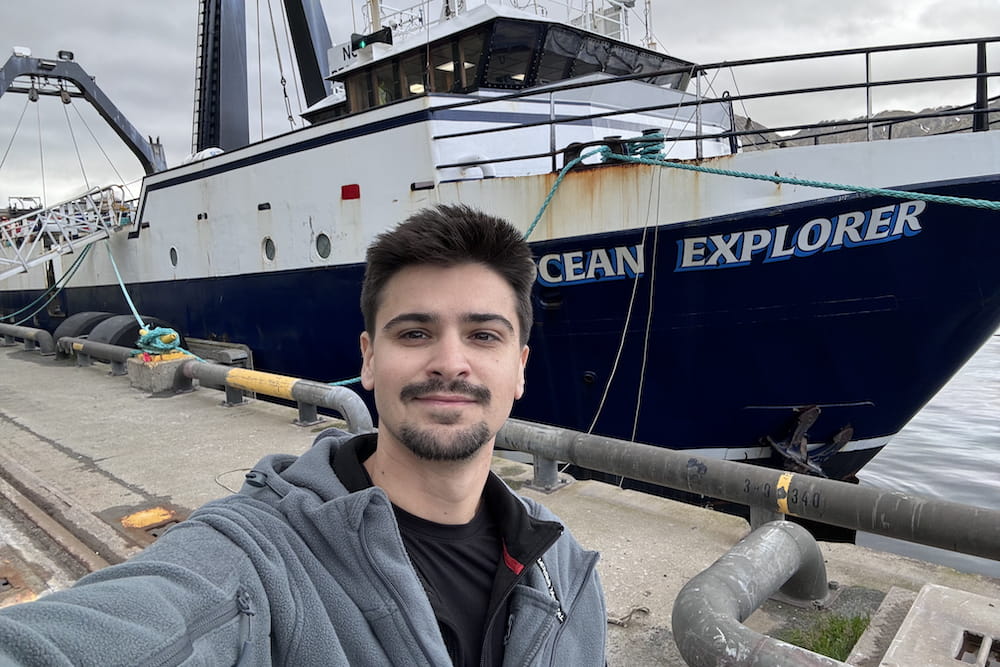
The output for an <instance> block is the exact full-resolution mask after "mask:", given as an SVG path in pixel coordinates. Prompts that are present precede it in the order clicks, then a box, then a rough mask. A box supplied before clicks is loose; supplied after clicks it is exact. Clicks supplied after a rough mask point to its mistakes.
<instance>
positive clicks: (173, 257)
mask: <svg viewBox="0 0 1000 667" xmlns="http://www.w3.org/2000/svg"><path fill="white" fill-rule="evenodd" d="M170 264H171V265H172V266H177V248H171V249H170Z"/></svg>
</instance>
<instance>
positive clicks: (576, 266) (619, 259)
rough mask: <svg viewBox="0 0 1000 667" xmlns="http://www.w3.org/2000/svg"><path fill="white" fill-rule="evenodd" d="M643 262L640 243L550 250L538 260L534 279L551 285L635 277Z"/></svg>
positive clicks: (641, 269)
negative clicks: (587, 248) (611, 246)
mask: <svg viewBox="0 0 1000 667" xmlns="http://www.w3.org/2000/svg"><path fill="white" fill-rule="evenodd" d="M643 265H644V260H643V254H642V245H641V244H640V245H633V246H618V247H615V248H593V249H591V250H574V251H572V252H560V253H551V254H548V255H543V256H542V258H541V259H539V260H538V282H540V283H541V284H543V285H547V286H549V287H552V286H554V285H565V284H573V285H579V284H582V283H592V282H595V281H598V280H602V281H603V280H622V279H624V278H635V277H636V276H641V275H642V274H643V271H644V270H645V269H644V268H643Z"/></svg>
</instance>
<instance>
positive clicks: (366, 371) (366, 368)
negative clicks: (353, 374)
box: [361, 331, 375, 391]
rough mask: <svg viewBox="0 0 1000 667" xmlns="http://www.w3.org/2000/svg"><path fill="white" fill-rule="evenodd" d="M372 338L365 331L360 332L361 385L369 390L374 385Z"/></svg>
mask: <svg viewBox="0 0 1000 667" xmlns="http://www.w3.org/2000/svg"><path fill="white" fill-rule="evenodd" d="M372 348H373V344H372V339H371V338H370V337H369V336H368V332H367V331H362V332H361V386H363V387H364V388H365V389H367V390H368V391H371V390H372V388H373V387H374V386H375V368H374V364H375V362H374V361H373V360H372V354H373V349H372Z"/></svg>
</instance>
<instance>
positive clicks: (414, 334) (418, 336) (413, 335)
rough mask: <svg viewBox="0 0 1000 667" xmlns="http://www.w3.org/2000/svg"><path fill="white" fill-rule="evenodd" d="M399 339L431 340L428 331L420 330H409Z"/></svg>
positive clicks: (403, 332)
mask: <svg viewBox="0 0 1000 667" xmlns="http://www.w3.org/2000/svg"><path fill="white" fill-rule="evenodd" d="M398 337H399V339H400V340H424V339H426V338H429V336H428V335H427V332H426V331H421V330H419V329H407V330H406V331H401V332H400V333H399V336H398Z"/></svg>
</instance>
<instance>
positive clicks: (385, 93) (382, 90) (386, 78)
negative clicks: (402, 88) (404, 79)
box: [375, 61, 400, 105]
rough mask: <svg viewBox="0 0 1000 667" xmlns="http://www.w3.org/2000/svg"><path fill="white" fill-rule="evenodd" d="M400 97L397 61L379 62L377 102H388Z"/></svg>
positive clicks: (377, 69)
mask: <svg viewBox="0 0 1000 667" xmlns="http://www.w3.org/2000/svg"><path fill="white" fill-rule="evenodd" d="M399 97H400V95H399V76H398V74H397V70H396V63H395V62H393V61H389V62H384V63H381V64H379V65H378V66H377V67H375V104H376V105H381V104H388V103H389V102H392V101H393V100H398V99H399Z"/></svg>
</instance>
